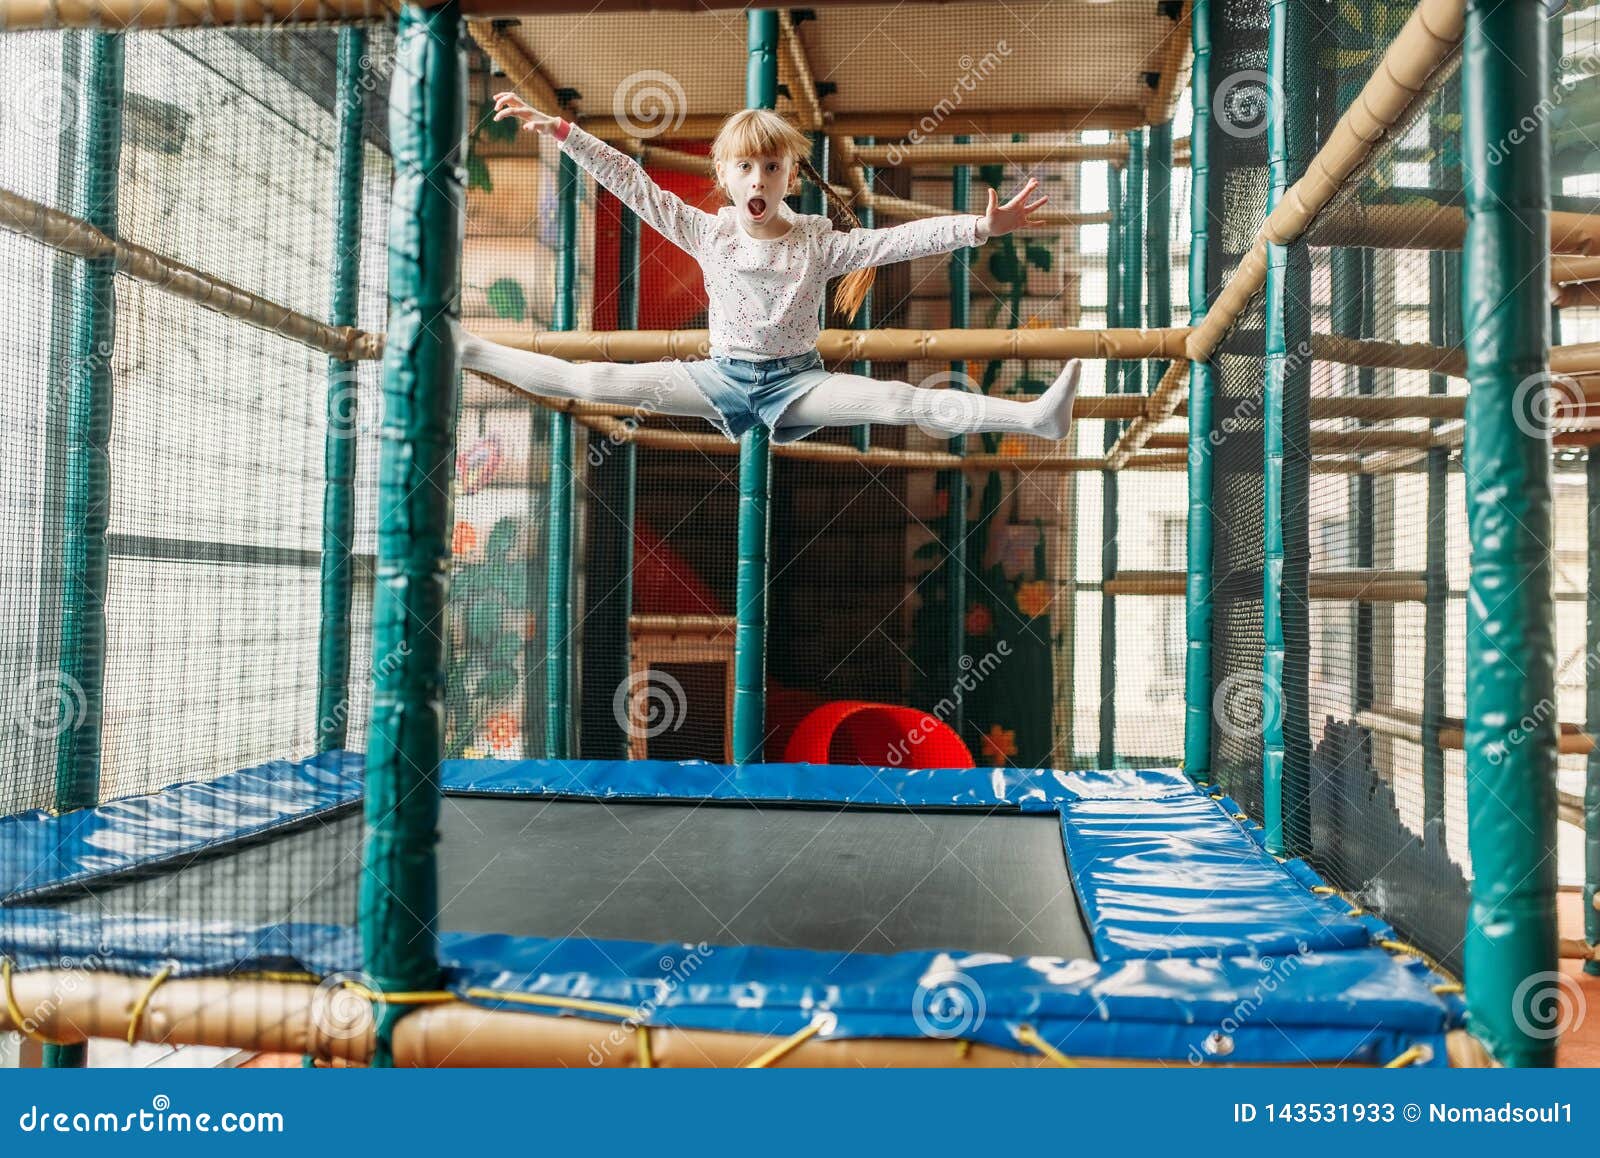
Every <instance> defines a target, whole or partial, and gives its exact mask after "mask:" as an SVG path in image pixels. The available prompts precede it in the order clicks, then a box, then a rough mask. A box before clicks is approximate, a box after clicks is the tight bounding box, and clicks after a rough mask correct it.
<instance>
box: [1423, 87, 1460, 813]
mask: <svg viewBox="0 0 1600 1158" xmlns="http://www.w3.org/2000/svg"><path fill="white" fill-rule="evenodd" d="M1460 101H1461V87H1460V83H1459V81H1458V80H1457V78H1455V77H1452V78H1451V79H1450V80H1448V81H1446V82H1445V86H1444V88H1443V89H1442V90H1441V97H1440V103H1441V104H1442V106H1443V107H1444V108H1447V109H1453V108H1457V107H1459V105H1460ZM1440 119H1441V118H1439V117H1433V118H1430V121H1429V143H1430V145H1431V150H1430V151H1431V153H1432V162H1431V170H1432V176H1433V184H1434V185H1435V186H1436V187H1441V188H1442V187H1443V186H1444V184H1445V182H1446V181H1447V180H1448V179H1449V175H1450V174H1451V173H1455V172H1458V171H1459V170H1460V167H1461V140H1460V135H1459V133H1457V132H1454V131H1448V130H1447V129H1446V127H1445V126H1444V125H1442V124H1440V123H1439V121H1440ZM1428 341H1429V342H1431V343H1432V344H1434V345H1435V346H1459V345H1460V344H1461V254H1460V253H1455V252H1442V251H1435V252H1433V253H1430V254H1429V255H1428ZM1449 392H1450V379H1449V378H1448V377H1446V376H1445V375H1443V374H1430V375H1428V393H1430V394H1448V393H1449ZM1430 425H1431V426H1433V427H1437V426H1438V425H1439V423H1438V422H1434V423H1431V424H1430ZM1449 487H1450V449H1449V448H1448V447H1444V446H1435V447H1430V448H1429V450H1428V497H1427V504H1428V530H1427V539H1426V556H1425V560H1426V561H1425V564H1424V575H1425V582H1426V587H1425V591H1424V598H1423V608H1422V737H1421V738H1422V817H1423V822H1424V824H1428V823H1437V824H1439V825H1441V826H1442V825H1443V824H1444V796H1445V789H1444V785H1445V766H1444V747H1443V745H1442V744H1440V742H1439V733H1440V731H1441V729H1442V728H1443V727H1444V718H1445V681H1446V679H1447V678H1448V675H1449V670H1448V660H1447V658H1446V655H1447V653H1446V639H1447V633H1448V625H1449V609H1450V571H1449V565H1448V559H1449V554H1448V552H1449V538H1448V536H1449V528H1450V519H1449V517H1448V514H1447V511H1446V505H1447V503H1448V501H1449V495H1450V489H1449ZM1440 832H1441V834H1442V832H1443V829H1442V828H1441V829H1440Z"/></svg>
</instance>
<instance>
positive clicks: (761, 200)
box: [745, 197, 767, 220]
mask: <svg viewBox="0 0 1600 1158" xmlns="http://www.w3.org/2000/svg"><path fill="white" fill-rule="evenodd" d="M745 208H746V209H748V210H749V211H750V216H751V217H754V218H756V219H758V220H759V219H760V218H762V217H765V216H766V213H767V199H766V198H765V197H752V198H750V200H749V201H748V202H746V203H745Z"/></svg>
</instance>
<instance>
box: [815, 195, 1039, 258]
mask: <svg viewBox="0 0 1600 1158" xmlns="http://www.w3.org/2000/svg"><path fill="white" fill-rule="evenodd" d="M1038 185H1039V181H1038V179H1037V178H1035V177H1030V178H1028V183H1027V184H1026V185H1024V186H1023V187H1022V191H1021V192H1020V193H1018V194H1017V195H1016V196H1015V197H1013V198H1012V199H1011V200H1010V201H1007V202H1006V203H1005V204H1004V205H1001V204H1000V203H999V197H998V196H997V195H996V193H995V191H994V189H993V188H991V189H990V190H989V204H988V208H987V209H986V210H985V211H984V212H983V213H982V214H978V215H973V216H969V215H966V214H956V215H952V216H949V217H930V218H926V219H924V220H921V221H908V222H906V223H905V224H904V225H896V226H893V227H891V228H889V229H852V230H850V231H849V232H847V233H838V232H831V233H825V234H823V236H822V255H823V264H824V266H825V267H826V269H827V276H829V277H838V276H839V275H840V274H845V273H849V272H850V271H851V270H855V269H867V268H868V267H870V266H875V265H889V264H890V263H892V262H896V261H910V260H912V259H913V258H918V257H930V256H932V255H933V254H937V253H949V252H950V251H951V250H955V249H964V248H966V247H968V246H973V245H982V244H983V243H984V242H986V241H988V240H989V239H990V238H991V237H1003V236H1004V235H1005V234H1007V233H1011V232H1013V231H1014V230H1017V229H1022V228H1024V227H1025V226H1030V225H1039V224H1041V222H1040V221H1037V220H1035V219H1034V218H1033V216H1032V214H1033V213H1034V211H1035V210H1037V209H1039V208H1041V207H1042V206H1044V205H1045V204H1046V203H1047V202H1048V201H1049V200H1050V198H1049V197H1044V196H1041V197H1040V198H1039V199H1038V200H1037V201H1032V202H1030V201H1028V200H1027V198H1028V194H1030V193H1032V192H1033V191H1034V189H1036V188H1037V187H1038Z"/></svg>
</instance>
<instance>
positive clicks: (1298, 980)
mask: <svg viewBox="0 0 1600 1158" xmlns="http://www.w3.org/2000/svg"><path fill="white" fill-rule="evenodd" d="M0 929H4V930H5V933H6V940H7V945H6V952H7V954H8V955H10V956H11V957H12V958H13V959H14V960H15V961H16V962H17V963H18V965H19V966H20V967H22V968H24V969H27V968H42V967H49V966H53V965H59V964H60V962H61V961H62V959H63V958H68V959H71V960H73V961H74V962H75V963H83V962H89V961H98V962H99V963H100V964H99V965H98V966H97V967H100V968H107V969H114V970H115V971H117V972H134V973H141V974H150V973H154V972H156V971H157V970H159V969H161V968H164V967H171V968H173V969H174V976H180V977H181V976H204V975H214V974H218V973H225V972H257V971H274V972H299V971H304V972H307V973H311V974H314V975H316V976H319V977H326V976H330V975H333V974H336V973H346V972H349V973H355V972H357V971H358V970H359V968H360V939H359V936H358V935H357V933H356V931H355V930H354V929H352V928H349V927H344V926H331V925H306V924H298V925H274V926H266V927H263V928H259V929H228V928H223V927H217V926H210V925H207V924H204V923H201V922H181V923H180V922H169V921H159V920H154V919H151V918H119V919H116V920H104V919H101V918H96V917H93V916H85V915H82V914H68V913H58V912H48V911H44V910H37V909H25V910H16V911H13V912H10V913H8V914H7V915H6V922H5V923H3V924H0ZM440 960H441V963H442V964H443V965H444V967H445V973H446V982H445V983H446V985H447V987H448V988H449V989H451V990H452V991H454V992H455V993H457V994H458V995H459V996H461V997H462V998H463V999H464V1000H468V1001H471V1002H473V1003H475V1004H478V1005H482V1006H484V1007H486V1008H493V1009H503V1010H507V1011H513V1012H521V1013H543V1014H546V1015H550V1014H556V1013H558V1012H559V1010H556V1009H552V1008H550V1007H547V1006H540V1007H530V1006H528V1005H525V1004H523V1003H520V1002H518V1001H517V1000H516V999H515V998H516V997H517V996H519V995H521V996H537V997H543V998H579V999H585V1000H588V1001H601V1002H608V1003H612V1004H616V1005H620V1006H624V1007H627V1008H630V1009H634V1010H637V1011H638V1014H637V1016H636V1017H635V1018H634V1020H637V1021H639V1022H642V1023H645V1024H650V1025H663V1026H676V1027H678V1028H682V1029H705V1030H722V1031H727V1032H736V1033H755V1034H769V1035H788V1034H792V1033H797V1032H799V1031H800V1030H802V1029H805V1028H806V1027H808V1026H809V1025H811V1024H812V1023H813V1022H815V1021H817V1020H818V1019H819V1018H821V1019H823V1024H824V1029H823V1031H822V1033H821V1035H820V1036H822V1037H824V1038H840V1039H843V1038H860V1037H899V1038H909V1037H923V1036H927V1033H926V1029H927V1026H928V1025H929V1024H933V1025H936V1026H947V1025H948V1024H949V1023H948V1022H946V1021H940V1020H939V1017H938V1012H937V1011H938V1009H939V1005H940V1002H941V998H943V997H946V996H950V997H954V998H956V999H957V1000H958V1001H964V1002H966V1003H967V1004H965V1005H964V1006H958V1007H957V1014H956V1016H957V1017H958V1018H959V1019H960V1034H959V1036H961V1037H963V1038H965V1039H967V1040H972V1041H982V1042H986V1043H988V1044H991V1045H996V1046H1002V1047H1010V1048H1016V1047H1017V1040H1016V1032H1017V1030H1018V1029H1019V1028H1020V1027H1021V1026H1023V1025H1029V1026H1032V1027H1033V1028H1034V1029H1036V1030H1037V1031H1038V1032H1039V1033H1040V1034H1041V1035H1043V1036H1044V1037H1045V1039H1046V1040H1048V1041H1050V1042H1051V1043H1052V1044H1054V1045H1055V1046H1057V1048H1060V1049H1062V1050H1065V1051H1067V1052H1069V1053H1077V1054H1081V1055H1084V1056H1095V1057H1115V1058H1144V1059H1152V1060H1153V1059H1189V1060H1192V1061H1195V1062H1202V1061H1228V1062H1232V1063H1247V1062H1248V1063H1262V1064H1273V1063H1284V1064H1297V1063H1303V1062H1305V1061H1307V1060H1323V1061H1326V1060H1340V1061H1351V1062H1358V1063H1379V1062H1382V1061H1386V1060H1388V1059H1391V1058H1393V1057H1396V1056H1398V1055H1399V1054H1400V1053H1401V1052H1402V1051H1403V1050H1405V1049H1406V1048H1408V1047H1409V1046H1412V1045H1416V1044H1426V1045H1428V1046H1430V1048H1431V1051H1432V1054H1433V1058H1432V1059H1431V1064H1443V1061H1444V1058H1445V1049H1444V1036H1445V1034H1446V1033H1447V1032H1448V1031H1449V1030H1450V1029H1452V1028H1455V1027H1456V1026H1458V1025H1459V1024H1460V1021H1461V1016H1460V1008H1459V1004H1458V1003H1455V1002H1451V1001H1445V1000H1441V999H1440V998H1438V997H1437V996H1435V995H1434V994H1433V992H1432V991H1431V988H1430V984H1431V983H1433V982H1435V981H1436V980H1437V978H1434V977H1433V976H1432V975H1431V974H1429V973H1427V972H1426V971H1425V970H1421V969H1418V968H1415V967H1410V966H1407V965H1405V964H1403V963H1402V962H1401V961H1399V960H1397V959H1396V958H1394V957H1391V956H1390V955H1389V954H1388V953H1385V952H1383V951H1382V950H1379V949H1361V950H1353V951H1344V952H1338V953H1307V954H1304V955H1295V956H1290V957H1285V958H1267V957H1251V958H1221V959H1200V960H1196V959H1178V958H1174V959H1167V960H1148V961H1121V962H1115V963H1111V964H1101V965H1097V964H1095V963H1094V962H1089V961H1071V962H1069V961H1063V960H1060V959H1058V958H1029V959H1016V958H1009V957H1004V956H1001V955H998V954H953V953H932V952H917V953H897V954H892V955H888V956H877V955H872V954H851V953H829V952H817V951H814V950H807V949H772V948H762V947H719V946H703V945H702V946H691V945H675V944H646V943H642V942H628V941H605V942H595V941H590V940H587V939H579V938H567V939H562V940H546V939H539V938H531V937H506V936H501V935H498V934H468V933H451V934H445V935H444V936H443V937H442V938H441V942H440ZM483 990H490V991H493V994H494V996H486V995H484V994H483V993H482V992H481V991H483ZM500 995H504V996H500ZM1219 1034H1220V1035H1223V1036H1224V1037H1225V1038H1226V1041H1227V1046H1226V1053H1224V1054H1221V1055H1219V1054H1217V1053H1215V1052H1213V1050H1214V1049H1215V1042H1216V1040H1217V1039H1216V1036H1215V1035H1219Z"/></svg>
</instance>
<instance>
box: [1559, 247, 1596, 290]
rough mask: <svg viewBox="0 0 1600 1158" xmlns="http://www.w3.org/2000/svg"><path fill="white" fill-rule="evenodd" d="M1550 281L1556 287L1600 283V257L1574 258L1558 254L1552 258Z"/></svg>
mask: <svg viewBox="0 0 1600 1158" xmlns="http://www.w3.org/2000/svg"><path fill="white" fill-rule="evenodd" d="M1550 281H1551V282H1552V283H1553V284H1554V285H1576V284H1580V283H1582V282H1586V281H1600V257H1572V256H1570V255H1568V254H1563V253H1558V254H1555V255H1553V256H1552V257H1551V258H1550Z"/></svg>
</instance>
